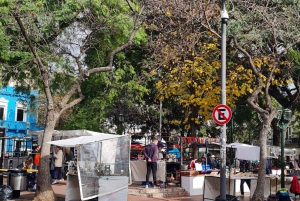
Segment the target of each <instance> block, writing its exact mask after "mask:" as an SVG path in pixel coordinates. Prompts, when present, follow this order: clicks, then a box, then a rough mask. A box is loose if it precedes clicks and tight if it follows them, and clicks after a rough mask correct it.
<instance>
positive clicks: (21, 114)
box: [17, 109, 24, 121]
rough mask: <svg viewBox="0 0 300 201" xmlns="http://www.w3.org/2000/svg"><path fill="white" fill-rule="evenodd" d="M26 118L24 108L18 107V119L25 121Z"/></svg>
mask: <svg viewBox="0 0 300 201" xmlns="http://www.w3.org/2000/svg"><path fill="white" fill-rule="evenodd" d="M23 120H24V110H22V109H17V121H23Z"/></svg>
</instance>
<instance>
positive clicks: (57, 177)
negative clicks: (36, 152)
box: [52, 146, 63, 184]
mask: <svg viewBox="0 0 300 201" xmlns="http://www.w3.org/2000/svg"><path fill="white" fill-rule="evenodd" d="M55 149H56V151H55V152H53V157H54V158H55V161H54V166H55V167H54V171H53V179H54V181H53V182H52V184H56V183H57V182H58V181H63V179H62V174H61V168H62V160H63V152H62V150H61V148H60V147H58V146H57V147H56V148H55Z"/></svg>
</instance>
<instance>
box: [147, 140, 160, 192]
mask: <svg viewBox="0 0 300 201" xmlns="http://www.w3.org/2000/svg"><path fill="white" fill-rule="evenodd" d="M157 143H158V139H157V138H156V137H152V142H151V143H150V144H148V145H147V146H146V147H145V152H144V155H145V159H146V163H147V174H146V188H148V185H149V184H148V183H149V176H150V173H151V171H152V175H153V186H154V188H157V186H156V171H157V159H158V147H157Z"/></svg>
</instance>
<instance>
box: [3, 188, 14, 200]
mask: <svg viewBox="0 0 300 201" xmlns="http://www.w3.org/2000/svg"><path fill="white" fill-rule="evenodd" d="M12 194H13V190H12V188H11V187H10V186H6V185H3V186H0V200H7V199H11V198H12Z"/></svg>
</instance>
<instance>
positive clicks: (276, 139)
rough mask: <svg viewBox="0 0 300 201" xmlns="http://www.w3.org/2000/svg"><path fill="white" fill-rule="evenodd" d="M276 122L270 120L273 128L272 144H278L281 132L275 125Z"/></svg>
mask: <svg viewBox="0 0 300 201" xmlns="http://www.w3.org/2000/svg"><path fill="white" fill-rule="evenodd" d="M276 124H277V122H276V121H272V129H273V145H274V146H280V140H281V139H280V135H281V132H280V130H279V129H278V128H277V126H276Z"/></svg>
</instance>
